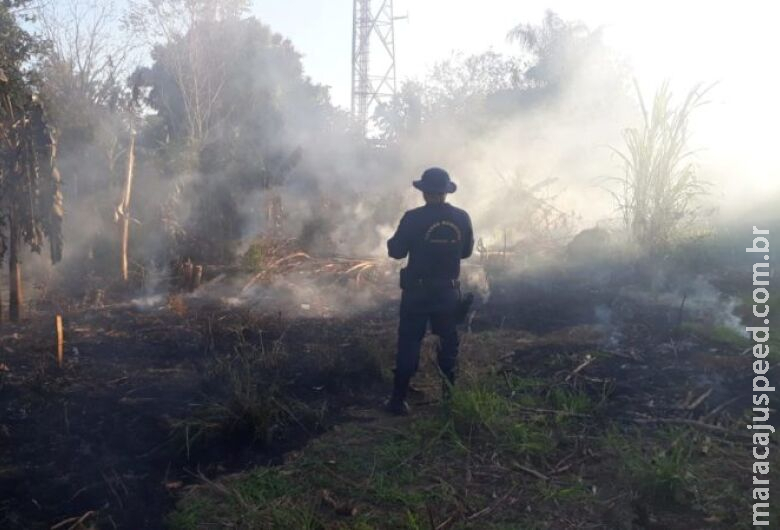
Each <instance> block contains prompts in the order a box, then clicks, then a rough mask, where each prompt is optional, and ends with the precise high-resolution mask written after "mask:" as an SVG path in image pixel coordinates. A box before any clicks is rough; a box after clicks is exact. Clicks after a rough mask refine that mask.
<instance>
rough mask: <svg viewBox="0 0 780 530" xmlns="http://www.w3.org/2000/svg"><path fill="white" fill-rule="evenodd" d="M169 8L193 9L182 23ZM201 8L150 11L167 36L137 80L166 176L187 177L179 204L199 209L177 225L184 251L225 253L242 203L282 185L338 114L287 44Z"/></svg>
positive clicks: (251, 23)
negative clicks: (184, 233)
mask: <svg viewBox="0 0 780 530" xmlns="http://www.w3.org/2000/svg"><path fill="white" fill-rule="evenodd" d="M228 4H230V5H233V3H232V2H228ZM171 5H181V6H184V8H186V9H189V11H187V14H186V15H185V16H183V17H180V18H182V19H184V20H185V23H183V24H182V23H180V22H176V23H174V22H173V21H170V23H168V22H165V20H164V19H165V17H166V16H167V15H165V13H167V12H168V10H169V9H170V6H171ZM199 5H200V4H199V3H197V2H194V3H187V2H184V3H182V2H179V1H178V0H176V1H174V0H171V1H170V2H162V3H157V5H156V6H154V7H153V8H148V9H153V11H152V12H153V13H156V12H160V10H162V13H163V15H164V16H163V21H162V22H160V21H159V20H157V19H154V20H153V21H150V22H143V23H142V24H141V28H142V29H145V30H146V31H147V32H148V31H149V29H148V28H149V27H151V28H152V29H154V28H162V29H161V30H160V35H161V38H164V39H166V40H162V41H161V42H158V43H157V44H156V45H155V47H154V49H153V52H152V58H153V60H154V62H153V64H152V65H151V66H149V67H144V68H139V69H137V70H136V71H135V72H134V74H133V75H132V77H131V84H132V85H133V86H134V87H136V88H137V93H138V94H139V95H141V96H142V99H143V102H144V103H145V104H146V105H147V106H148V107H149V108H150V109H151V110H152V111H154V113H155V114H154V115H153V116H151V118H150V119H149V120H148V121H147V123H148V127H147V128H146V129H145V131H144V137H145V138H144V142H145V143H146V144H147V145H151V144H155V145H158V146H159V151H158V154H159V155H160V157H161V158H164V159H165V161H166V172H167V173H168V174H173V175H179V174H185V175H189V176H190V178H188V179H187V186H186V189H184V190H182V193H183V194H184V195H185V196H186V198H185V199H184V200H183V201H182V202H183V203H184V204H187V203H190V204H192V205H193V208H191V209H189V211H187V212H186V215H188V217H189V218H188V220H187V221H186V222H182V223H179V224H180V225H182V226H183V225H187V231H188V237H187V238H186V241H187V242H186V243H185V246H186V248H187V249H186V250H185V253H186V254H187V255H188V257H192V258H193V259H197V258H200V259H203V258H207V257H208V258H219V259H226V258H229V257H230V255H231V246H232V244H233V242H235V240H237V239H239V238H240V237H241V236H242V230H243V224H244V217H243V213H242V209H241V207H240V205H241V201H242V200H243V199H244V198H245V197H246V196H247V195H250V194H252V193H253V192H257V191H262V190H269V189H271V188H275V187H278V186H280V185H282V184H283V183H284V182H285V179H286V178H287V177H288V175H289V174H290V173H291V172H292V170H293V169H295V168H296V167H297V165H298V163H299V161H300V160H301V158H302V157H303V155H304V153H305V151H306V145H316V144H317V142H318V141H319V142H321V141H322V137H323V135H325V134H328V133H329V132H330V129H331V128H332V124H333V123H334V122H335V121H336V118H335V116H334V113H335V111H334V109H333V108H332V107H331V105H330V102H329V99H328V92H327V89H325V88H323V87H321V86H318V85H315V84H313V83H312V82H311V81H310V80H309V79H308V78H307V77H306V76H305V75H304V73H303V67H302V64H301V56H300V54H299V53H298V52H297V51H296V50H295V48H294V47H293V46H292V44H291V43H290V41H289V40H287V39H284V38H283V37H282V36H281V35H279V34H277V33H274V32H273V31H271V29H270V28H269V27H268V26H266V25H264V24H262V23H261V22H260V21H258V20H257V19H255V18H241V17H240V16H239V15H240V11H236V10H227V9H226V10H217V11H216V12H215V11H214V10H210V11H206V12H205V14H204V12H201V11H199V10H198V9H197V8H198V6H199ZM137 18H140V16H139V17H137ZM154 24H156V25H154ZM166 36H167V37H166Z"/></svg>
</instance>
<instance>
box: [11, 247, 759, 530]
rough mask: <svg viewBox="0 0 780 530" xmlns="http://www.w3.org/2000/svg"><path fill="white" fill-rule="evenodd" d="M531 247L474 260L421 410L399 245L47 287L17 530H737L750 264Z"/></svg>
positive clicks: (14, 500)
mask: <svg viewBox="0 0 780 530" xmlns="http://www.w3.org/2000/svg"><path fill="white" fill-rule="evenodd" d="M291 255H292V254H291ZM511 259H512V258H511V256H498V257H494V258H493V259H489V260H488V261H487V262H485V263H483V264H482V266H476V265H475V266H473V270H472V272H473V271H475V270H481V271H482V273H483V274H482V276H481V282H480V283H479V284H478V285H473V286H472V287H471V288H474V289H477V290H478V292H481V293H483V295H482V299H481V301H480V302H479V303H478V304H477V306H476V307H475V311H474V313H473V314H472V315H471V318H470V319H469V321H468V322H467V324H466V325H464V327H463V330H462V332H463V346H462V353H461V366H462V368H461V373H462V376H461V378H460V380H459V382H458V385H457V389H456V393H455V396H454V399H453V402H452V404H451V405H450V407H449V408H448V407H444V405H443V404H442V402H441V399H440V381H439V378H438V375H437V373H436V369H435V363H434V360H433V359H434V357H435V354H434V351H433V348H434V344H433V342H432V341H427V342H426V345H425V347H424V353H423V360H422V363H421V364H422V368H421V372H420V374H419V375H418V376H417V378H416V379H415V382H414V385H415V388H414V392H413V395H412V398H411V406H412V408H413V414H412V415H411V416H410V417H409V418H393V417H390V416H387V415H386V414H384V413H383V412H382V410H381V405H382V402H383V400H384V399H385V398H386V396H387V393H388V391H389V386H390V381H391V379H392V376H391V369H392V366H393V355H394V344H395V331H396V326H397V295H395V291H396V285H395V271H394V269H393V268H391V267H388V266H387V265H383V264H382V262H381V261H376V262H371V263H369V262H363V263H364V264H363V265H362V266H358V267H357V268H356V264H355V263H336V262H332V261H330V262H328V261H327V260H322V261H317V260H315V259H314V258H311V257H308V256H307V257H305V258H304V257H302V256H299V257H298V258H294V259H290V260H287V261H286V263H287V265H285V268H284V270H278V271H277V272H276V274H277V275H278V277H277V276H276V275H274V274H265V275H263V277H262V278H259V277H252V276H249V277H247V276H245V275H244V276H240V279H239V277H237V278H231V275H230V274H225V273H222V272H219V271H216V270H214V271H211V272H208V273H207V276H208V277H207V279H206V281H205V283H204V285H203V286H202V287H201V288H199V289H198V290H196V291H194V292H186V291H177V290H175V289H173V290H171V291H169V292H166V293H163V294H157V295H150V296H144V297H139V298H134V299H132V300H130V299H127V298H125V299H124V300H123V297H122V296H120V295H118V294H117V293H112V292H111V291H110V290H109V291H108V292H104V293H103V294H102V295H101V296H100V300H99V302H98V303H97V304H96V303H95V301H94V299H91V297H87V299H88V301H85V302H83V303H80V304H78V305H74V306H72V307H69V308H67V310H65V311H62V309H63V308H62V307H59V308H58V310H59V311H55V310H54V309H53V308H48V309H47V307H46V306H47V304H52V303H53V302H52V301H51V300H50V301H48V302H46V301H41V302H39V303H38V304H37V310H36V312H35V313H34V314H31V315H30V316H29V318H28V319H26V320H25V321H24V322H23V323H21V324H18V325H13V326H8V325H6V326H4V328H3V332H2V335H1V336H2V342H0V344H2V346H0V348H2V355H3V363H4V364H3V372H2V380H1V384H2V386H1V387H0V400H1V403H2V418H1V419H0V424H1V425H2V444H3V446H4V451H3V452H2V457H1V458H2V459H1V460H0V465H1V466H2V470H3V471H2V475H0V491H2V498H3V501H2V505H0V518H1V520H2V525H3V527H5V528H51V527H55V526H56V527H57V528H113V527H117V528H161V527H165V526H170V527H173V528H206V527H211V526H212V525H217V526H227V527H236V528H410V527H415V526H414V525H418V526H417V527H420V528H428V527H430V528H684V527H685V528H690V527H694V528H704V527H706V528H736V527H739V526H738V525H739V524H740V522H742V521H744V517H743V515H744V513H743V512H745V510H746V509H749V505H748V504H747V501H746V499H745V497H744V495H743V493H742V492H743V490H744V489H745V488H747V487H748V481H749V479H750V475H749V474H748V473H747V472H746V470H747V469H749V465H750V464H749V461H748V457H749V450H748V447H749V443H750V439H749V437H746V435H745V431H744V429H743V427H744V425H743V423H744V422H745V421H746V418H747V417H748V416H749V414H750V410H749V409H750V406H751V401H750V396H751V393H750V392H751V377H752V372H751V363H750V360H749V356H748V355H747V354H746V349H747V348H748V347H749V343H748V341H747V338H746V337H745V336H743V335H742V334H741V333H740V331H739V330H740V327H739V325H740V322H741V319H742V316H743V314H744V312H745V311H746V309H745V307H744V306H743V305H742V301H741V298H740V296H741V293H744V292H745V289H746V288H747V287H748V286H749V284H747V283H746V281H748V282H749V278H748V279H747V280H746V279H745V278H743V277H742V276H740V275H739V274H737V273H736V271H732V272H731V273H729V272H722V273H719V274H697V275H695V276H694V277H692V278H687V279H685V281H681V279H682V278H681V276H680V274H681V273H680V271H675V269H674V265H673V264H667V265H665V267H666V270H665V271H664V274H659V271H658V269H657V268H654V267H647V266H646V265H645V264H644V263H643V262H642V261H641V260H639V261H630V260H624V261H620V262H619V263H618V262H615V263H609V264H607V263H602V264H601V265H600V266H599V267H598V268H597V269H593V267H591V266H584V265H581V266H576V265H572V264H571V263H568V264H567V265H563V266H562V265H557V266H550V267H539V268H535V269H533V270H527V271H522V270H517V269H516V268H513V267H511V266H510V263H511ZM559 263H560V262H559ZM364 269H365V270H364ZM334 270H335V272H334ZM720 270H723V271H726V269H720ZM360 271H363V274H359V273H360ZM594 271H595V272H597V273H594ZM466 276H469V275H468V274H467V275H466ZM471 276H472V277H479V275H474V274H472V275H471ZM302 279H306V281H305V282H304V281H302ZM689 280H690V281H689ZM292 284H299V285H304V286H306V287H307V289H308V290H306V289H304V290H303V291H301V289H298V290H295V291H293V290H291V288H290V285H292ZM315 286H316V287H317V289H315V288H314V287H315ZM464 289H465V287H464ZM748 292H749V291H748ZM336 293H338V298H337V297H336ZM52 299H54V298H52ZM345 300H355V301H356V302H355V303H354V304H352V305H349V304H347V306H346V307H348V308H349V310H344V307H345V305H344V304H345ZM360 300H362V302H361V303H357V301H360ZM55 312H61V313H63V314H64V330H65V340H66V343H65V355H64V365H63V367H62V368H61V369H60V368H58V367H57V366H56V359H55V351H56V347H55V334H54V325H53V323H54V313H55ZM772 370H773V371H774V368H773V369H772ZM58 525H59V526H58Z"/></svg>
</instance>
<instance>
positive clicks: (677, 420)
mask: <svg viewBox="0 0 780 530" xmlns="http://www.w3.org/2000/svg"><path fill="white" fill-rule="evenodd" d="M629 419H630V420H631V421H633V422H635V423H671V424H677V425H688V426H689V427H697V428H699V429H705V430H709V431H713V432H719V433H721V434H728V435H730V436H739V433H737V432H734V431H732V430H729V429H726V428H725V427H720V426H718V425H713V424H711V423H705V422H703V421H699V420H691V419H688V418H629Z"/></svg>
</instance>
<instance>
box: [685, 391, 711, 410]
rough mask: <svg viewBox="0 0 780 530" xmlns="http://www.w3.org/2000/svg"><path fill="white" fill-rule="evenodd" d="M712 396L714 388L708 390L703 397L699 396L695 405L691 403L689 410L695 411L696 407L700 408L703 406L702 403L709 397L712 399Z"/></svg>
mask: <svg viewBox="0 0 780 530" xmlns="http://www.w3.org/2000/svg"><path fill="white" fill-rule="evenodd" d="M710 394H712V387H710V388H709V389H708V390H707V391H706V392H704V393H703V394H702V395H701V396H699V397H698V398H696V400H695V401H694V402H693V403H691V404H690V405H688V407H687V409H688V410H694V409H695V408H696V407H698V406H699V405H701V404H702V402H703V401H704V400H705V399H707V398H708V397H710Z"/></svg>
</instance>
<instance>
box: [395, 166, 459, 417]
mask: <svg viewBox="0 0 780 530" xmlns="http://www.w3.org/2000/svg"><path fill="white" fill-rule="evenodd" d="M413 185H414V187H415V188H417V189H418V190H420V191H422V192H423V197H424V198H425V206H423V207H421V208H415V209H414V210H409V211H408V212H406V213H405V214H404V216H403V217H402V218H401V223H400V224H399V225H398V230H396V232H395V235H393V237H392V238H391V239H390V240H389V241H388V242H387V251H388V254H389V255H390V257H391V258H395V259H403V258H405V257H407V255H408V256H409V261H408V263H407V265H406V268H404V269H402V270H401V289H402V294H401V320H400V324H399V326H398V352H397V356H396V366H395V378H394V381H393V394H392V396H391V398H390V400H389V401H388V403H387V409H388V410H389V411H390V412H392V413H395V414H405V413H407V412H408V406H407V404H406V394H407V390H408V388H409V380H410V379H411V378H412V376H413V375H414V374H415V372H416V371H417V367H418V364H419V361H420V345H421V343H422V339H423V337H424V336H425V331H426V329H427V327H428V322H430V324H431V331H432V332H433V334H434V335H437V336H438V337H439V346H438V363H439V368H440V369H441V372H442V374H443V375H444V377H446V378H447V380H448V381H447V382H445V388H449V385H451V384H452V383H454V381H455V375H456V369H457V357H458V345H459V341H458V332H457V329H456V315H455V313H456V309H457V306H458V302H459V299H460V282H459V281H458V277H459V276H460V260H461V259H465V258H468V257H469V256H471V252H472V250H473V249H474V234H473V231H472V228H471V219H470V218H469V215H468V214H467V213H466V212H465V211H463V210H461V209H458V208H455V207H454V206H451V205H449V204H447V203H446V202H445V200H446V197H447V194H448V193H453V192H455V190H456V186H455V183H454V182H452V181H451V180H450V176H449V174H447V172H446V171H444V170H443V169H440V168H431V169H428V170H426V171H425V172H424V173H423V175H422V178H421V179H420V180H416V181H414V182H413Z"/></svg>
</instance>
